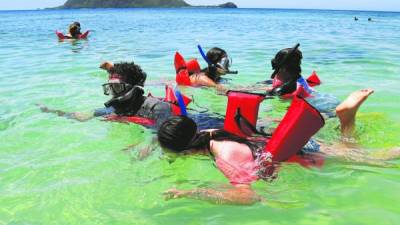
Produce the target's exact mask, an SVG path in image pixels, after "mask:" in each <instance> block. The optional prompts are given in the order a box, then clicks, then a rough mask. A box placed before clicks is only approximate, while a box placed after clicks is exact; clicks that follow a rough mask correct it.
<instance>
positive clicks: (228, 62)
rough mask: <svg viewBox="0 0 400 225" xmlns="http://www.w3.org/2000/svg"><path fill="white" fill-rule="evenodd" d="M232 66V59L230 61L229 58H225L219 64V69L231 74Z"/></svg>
mask: <svg viewBox="0 0 400 225" xmlns="http://www.w3.org/2000/svg"><path fill="white" fill-rule="evenodd" d="M231 64H232V58H231V59H230V60H229V58H228V56H224V57H222V58H221V60H220V61H219V62H217V67H219V68H220V69H223V70H224V71H225V72H226V73H227V72H229V67H230V66H231Z"/></svg>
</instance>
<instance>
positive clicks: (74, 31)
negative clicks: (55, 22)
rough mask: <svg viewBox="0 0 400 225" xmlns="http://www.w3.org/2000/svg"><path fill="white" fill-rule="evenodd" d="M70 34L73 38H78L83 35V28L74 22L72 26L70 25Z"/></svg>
mask: <svg viewBox="0 0 400 225" xmlns="http://www.w3.org/2000/svg"><path fill="white" fill-rule="evenodd" d="M68 33H69V34H70V35H71V36H72V37H76V36H78V35H79V34H81V26H80V24H79V23H77V22H74V23H72V24H71V25H69V28H68Z"/></svg>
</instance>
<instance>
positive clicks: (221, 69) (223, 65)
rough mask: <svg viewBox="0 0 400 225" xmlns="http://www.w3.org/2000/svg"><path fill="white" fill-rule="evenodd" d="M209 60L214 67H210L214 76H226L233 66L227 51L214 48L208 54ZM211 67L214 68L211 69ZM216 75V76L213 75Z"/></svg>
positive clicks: (210, 71)
mask: <svg viewBox="0 0 400 225" xmlns="http://www.w3.org/2000/svg"><path fill="white" fill-rule="evenodd" d="M207 58H208V60H209V61H210V63H211V64H212V65H209V68H208V69H209V73H211V75H213V76H216V77H218V76H220V75H225V74H226V73H227V72H229V67H230V66H231V60H229V58H228V54H227V53H226V51H225V50H223V49H221V48H218V47H214V48H212V49H210V50H209V51H208V52H207ZM210 66H211V67H212V68H210ZM213 73H214V74H213Z"/></svg>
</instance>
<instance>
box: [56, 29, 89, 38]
mask: <svg viewBox="0 0 400 225" xmlns="http://www.w3.org/2000/svg"><path fill="white" fill-rule="evenodd" d="M89 33H90V31H86V32H85V33H83V34H81V35H79V38H78V39H86V38H87V37H88V36H89ZM56 35H57V37H58V39H60V40H64V39H73V38H71V37H68V36H65V35H64V34H63V33H61V32H59V31H56Z"/></svg>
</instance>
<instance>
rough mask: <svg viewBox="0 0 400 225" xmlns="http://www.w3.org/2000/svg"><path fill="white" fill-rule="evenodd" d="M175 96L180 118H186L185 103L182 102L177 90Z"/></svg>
mask: <svg viewBox="0 0 400 225" xmlns="http://www.w3.org/2000/svg"><path fill="white" fill-rule="evenodd" d="M175 96H176V100H178V105H179V108H180V110H181V116H187V110H186V105H185V101H184V100H183V96H182V94H181V92H180V91H179V90H176V89H175Z"/></svg>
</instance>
